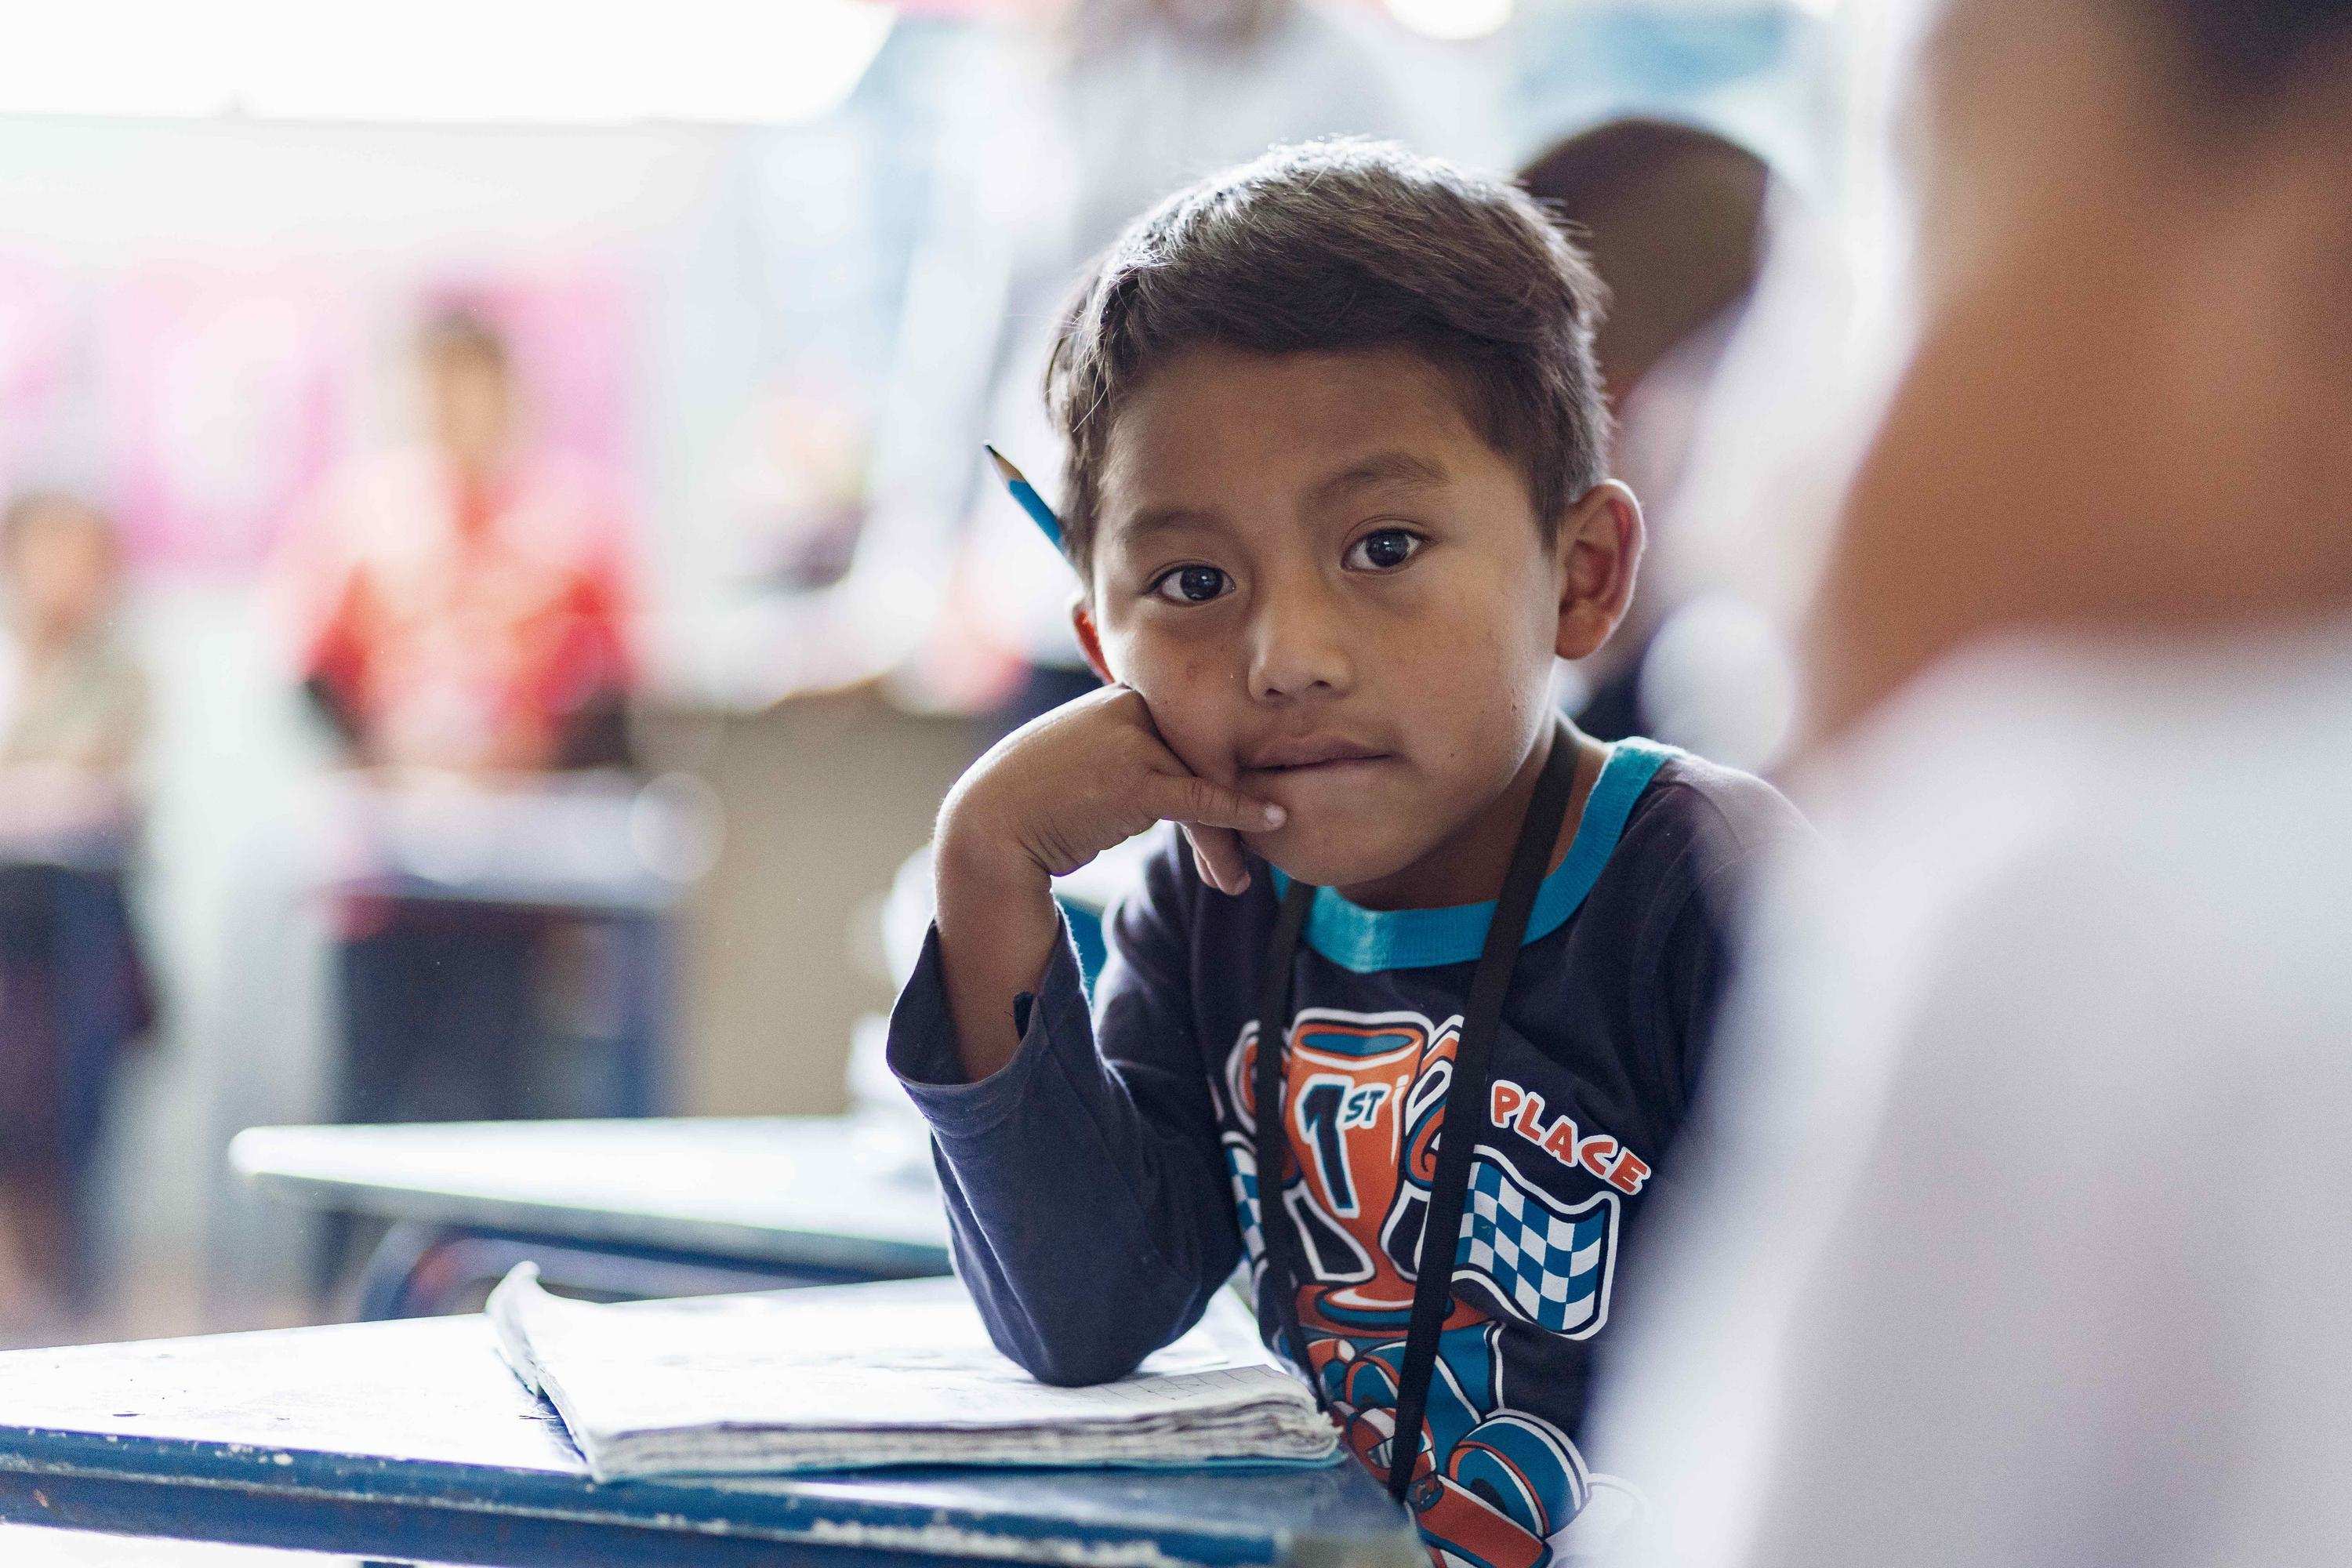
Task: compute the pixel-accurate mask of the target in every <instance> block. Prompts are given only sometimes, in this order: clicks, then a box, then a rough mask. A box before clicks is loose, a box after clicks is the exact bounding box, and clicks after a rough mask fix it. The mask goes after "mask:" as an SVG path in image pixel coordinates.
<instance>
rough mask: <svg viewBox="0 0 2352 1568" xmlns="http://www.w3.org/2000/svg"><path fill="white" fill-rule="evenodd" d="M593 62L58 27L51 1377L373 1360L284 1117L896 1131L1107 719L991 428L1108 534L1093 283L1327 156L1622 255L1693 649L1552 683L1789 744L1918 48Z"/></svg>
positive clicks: (39, 232)
mask: <svg viewBox="0 0 2352 1568" xmlns="http://www.w3.org/2000/svg"><path fill="white" fill-rule="evenodd" d="M582 16H583V14H582V13H580V12H578V11H576V10H575V9H574V8H572V7H570V6H558V5H553V4H551V3H541V0H533V3H523V0H515V3H512V4H507V5H497V6H478V5H458V4H457V3H456V0H411V3H410V4H406V5H401V6H398V7H393V6H358V7H352V6H335V7H318V6H308V7H305V6H295V5H280V4H271V3H265V0H234V3H231V0H224V3H220V4H215V5H203V6H180V7H166V6H163V5H138V4H130V3H126V0H91V3H88V4H84V5H79V6H73V7H51V8H47V10H46V11H45V12H44V13H43V14H41V15H39V16H25V17H20V18H17V19H16V20H15V21H13V22H12V24H11V28H10V34H11V42H10V46H9V48H8V49H7V50H6V51H5V53H4V54H0V501H5V504H6V505H7V506H8V508H9V511H8V523H7V531H6V535H5V563H4V564H5V584H6V610H5V615H6V628H7V634H8V641H7V650H6V653H5V657H0V795H5V805H0V1062H13V1063H14V1064H16V1066H15V1067H14V1068H10V1069H8V1070H0V1115H5V1117H6V1118H7V1119H8V1120H7V1121H6V1123H5V1126H0V1141H5V1145H0V1213H5V1215H7V1216H8V1230H9V1235H8V1237H6V1238H5V1244H0V1342H11V1343H19V1344H29V1343H49V1342H67V1341H71V1340H100V1339H111V1338H122V1337H130V1336H134V1335H148V1334H160V1333H176V1332H190V1331H203V1330H211V1329H232V1328H245V1327H256V1326H263V1325H271V1324H287V1323H294V1322H299V1321H316V1320H317V1319H318V1318H320V1316H322V1315H333V1314H335V1313H337V1312H342V1311H348V1310H349V1307H350V1303H349V1298H348V1289H349V1287H348V1279H349V1271H350V1267H351V1262H352V1252H353V1249H354V1247H355V1245H356V1243H355V1242H354V1240H353V1238H351V1237H342V1236H340V1235H338V1234H337V1233H336V1231H335V1229H334V1227H332V1226H329V1225H328V1224H327V1223H326V1222H324V1221H321V1220H318V1219H315V1218H313V1217H310V1216H303V1215H298V1214H297V1213H295V1212H294V1211H291V1210H289V1209H288V1208H286V1207H285V1206H283V1205H278V1204H276V1203H273V1202H271V1201H270V1200H268V1198H266V1197H263V1196H260V1195H257V1194H256V1193H254V1192H253V1191H251V1190H250V1189H248V1188H247V1187H244V1186H242V1185H241V1184H238V1183H237V1182H236V1180H235V1179H234V1178H233V1177H232V1175H231V1173H230V1171H229V1169H228V1166H227V1163H226V1160H225V1157H224V1152H225V1150H226V1146H227V1144H228V1142H229V1141H230V1139H231V1138H232V1137H233V1136H234V1135H235V1134H236V1133H237V1132H238V1131H240V1130H242V1129H245V1128H247V1127H252V1126H257V1125H270V1124H282V1123H314V1122H327V1121H451V1120H470V1119H477V1118H497V1119H507V1118H520V1117H537V1116H615V1115H639V1114H646V1113H659V1114H668V1115H730V1116H740V1115H769V1114H782V1113H831V1112H837V1111H841V1110H845V1108H846V1107H847V1106H848V1105H849V1103H850V1097H851V1087H850V1085H851V1082H852V1079H854V1078H855V1076H856V1075H855V1074H854V1072H853V1071H852V1068H851V1066H850V1063H851V1057H852V1040H853V1037H855V1036H856V1034H857V1033H858V1029H859V1021H860V1020H861V1019H864V1018H870V1017H871V1016H873V1015H875V1014H876V1013H877V1012H878V1010H880V1009H881V1008H883V1007H885V1006H887V1002H888V999H889V996H890V994H891V993H892V989H893V987H892V984H891V979H890V962H889V957H888V951H887V950H888V947H889V943H888V942H886V935H887V931H886V926H887V921H886V919H885V910H886V907H887V905H888V904H889V901H890V894H891V889H892V887H893V884H894V880H899V879H901V872H902V869H903V868H905V867H906V866H907V865H908V861H909V857H911V856H914V855H916V854H918V853H919V851H920V850H921V848H922V847H923V845H924V843H925V841H926V838H927V836H928V833H929V824H930V819H931V815H932V813H933V811H934V809H935V808H936V805H937V803H938V801H939V798H940V794H941V792H942V790H943V789H944V788H945V786H946V785H947V784H948V783H949V782H950V780H951V779H952V778H953V777H954V776H955V775H956V773H958V772H959V771H960V769H961V767H962V765H963V764H964V763H967V762H968V761H969V760H970V759H971V757H972V756H973V755H975V754H976V752H977V751H978V750H979V749H980V748H981V747H982V746H984V745H985V744H986V743H987V741H988V740H989V738H990V737H991V736H992V734H994V733H997V732H1000V731H1001V730H1002V729H1003V727H1004V726H1005V725H1007V724H1009V723H1011V722H1013V721H1016V720H1017V719H1018V718H1020V717H1022V716H1024V715H1025V714H1026V713H1030V712H1034V711H1036V710H1040V709H1041V708H1042V707H1043V706H1046V705H1050V704H1051V703H1052V702H1054V701H1056V700H1061V699H1062V698H1064V697H1066V696H1067V695H1069V694H1070V693H1071V692H1072V691H1074V690H1076V689H1080V687H1081V686H1082V684H1083V680H1082V679H1081V678H1080V677H1079V676H1078V675H1077V674H1076V670H1075V668H1074V667H1075V666H1076V654H1075V649H1074V648H1073V647H1071V646H1070V645H1069V644H1068V641H1067V633H1066V629H1065V625H1064V606H1065V604H1066V599H1067V596H1068V592H1069V587H1068V583H1067V579H1066V575H1065V569H1064V568H1063V567H1062V566H1061V564H1060V563H1059V561H1058V559H1057V558H1056V557H1055V556H1054V555H1053V554H1052V553H1051V552H1050V551H1049V550H1048V549H1047V547H1045V545H1044V544H1043V543H1042V542H1040V541H1039V540H1038V539H1037V538H1035V537H1034V533H1033V532H1032V531H1031V530H1030V528H1029V526H1028V524H1027V523H1026V522H1025V521H1024V519H1023V518H1022V516H1021V514H1020V513H1019V512H1018V510H1016V509H1015V508H1014V507H1013V505H1012V503H1011V502H1010V501H1009V500H1005V498H1004V497H1003V495H1002V494H1001V493H999V492H998V491H996V490H995V489H992V487H991V486H990V485H989V484H987V483H986V482H985V479H984V475H983V473H982V469H981V468H980V467H979V465H978V458H979V446H980V443H981V442H982V440H983V439H990V440H994V441H996V442H998V443H999V444H1000V445H1002V446H1003V447H1005V449H1006V450H1007V451H1008V452H1010V453H1012V454H1013V455H1014V456H1015V457H1016V458H1017V459H1018V460H1019V461H1021V462H1022V463H1023V464H1024V467H1026V468H1027V469H1028V470H1029V472H1030V473H1031V474H1032V475H1034V476H1036V477H1037V478H1038V479H1040V481H1041V483H1043V484H1044V485H1045V488H1046V489H1047V490H1048V492H1049V493H1050V492H1051V490H1052V489H1053V488H1054V487H1053V483H1052V481H1053V478H1054V477H1055V475H1057V473H1058V467H1059V464H1058V455H1057V454H1056V453H1055V451H1054V450H1053V449H1052V447H1051V446H1050V442H1049V439H1048V437H1047V436H1046V434H1045V426H1044V422H1043V416H1042V414H1041V413H1040V412H1039V411H1038V410H1037V408H1036V406H1035V403H1036V398H1035V383H1036V368H1037V366H1038V364H1039V363H1040V362H1041V359H1042V353H1043V350H1044V345H1045V334H1046V330H1047V326H1048V322H1049V319H1050V314H1051V311H1052V310H1053V308H1054V306H1055V302H1056V300H1057V299H1058V297H1059V294H1060V291H1061V290H1062V289H1063V288H1064V287H1065V286H1066V283H1067V282H1068V280H1069V279H1070V277H1071V275H1072V274H1073V272H1074V271H1075V269H1076V267H1077V265H1078V264H1079V262H1080V261H1081V260H1082V259H1083V258H1085V257H1086V256H1087V254H1088V253H1089V252H1090V251H1091V250H1093V249H1094V248H1096V247H1099V246H1100V245H1102V244H1103V243H1105V242H1106V241H1108V238H1109V237H1111V235H1112V234H1113V233H1114V232H1115V231H1116V229H1117V228H1118V226H1120V225H1121V224H1123V223H1124V221H1125V220H1126V219H1127V218H1128V217H1129V216H1132V215H1133V214H1134V213H1135V212H1137V211H1139V210H1140V209H1141V208H1142V207H1143V206H1144V205H1148V204H1149V203H1150V202H1151V201H1153V200H1154V199H1156V198H1157V197H1158V196H1160V195H1162V194H1164V193H1165V192H1166V191H1168V190H1170V189H1171V188H1173V187H1175V186H1176V185H1178V184H1181V183H1183V182H1185V181H1186V180H1188V179H1190V178H1192V177H1193V176H1195V175H1197V174H1202V173H1204V172H1207V171H1209V170H1211V169H1213V168H1216V167H1219V166H1222V165H1223V164H1227V163H1234V162H1236V161H1239V160H1242V159H1244V158H1246V157H1248V156H1250V155H1252V154H1254V153H1256V152H1257V151H1259V150H1261V149H1262V148H1263V147H1264V146H1265V145H1266V144H1268V143H1270V142H1276V141H1286V140H1295V139H1298V138H1302V137H1306V136H1310V135H1318V134H1332V133H1360V134H1369V135H1374V136H1384V137H1397V138H1400V139H1402V140H1404V141H1406V142H1410V143H1411V144H1412V145H1414V146H1415V147H1417V148H1420V149H1423V150H1426V151H1429V152H1433V153H1443V154H1446V155H1449V156H1452V157H1454V158H1457V159H1461V160H1464V161H1466V162H1469V163H1475V164H1478V165H1482V166H1485V167H1488V168H1492V169H1497V170H1527V171H1528V174H1529V179H1530V182H1531V184H1535V185H1537V187H1538V189H1539V191H1541V193H1542V194H1546V195H1553V196H1555V197H1556V198H1557V199H1559V201H1560V202H1561V203H1562V204H1563V211H1564V212H1566V214H1567V216H1570V217H1572V218H1575V219H1576V220H1577V221H1579V222H1580V223H1581V224H1582V225H1583V226H1585V227H1586V228H1587V229H1588V230H1590V231H1591V234H1592V236H1593V243H1594V245H1595V247H1596V251H1597V253H1598V254H1599V256H1600V258H1601V267H1602V270H1603V272H1604V274H1605V275H1611V281H1612V283H1613V284H1615V285H1616V288H1617V291H1618V295H1619V301H1620V305H1619V309H1620V317H1619V320H1618V321H1616V322H1615V323H1612V329H1611V331H1612V333H1613V334H1614V335H1613V336H1604V339H1603V343H1602V358H1603V362H1604V363H1603V369H1604V372H1606V373H1607V374H1609V376H1610V382H1611V390H1612V396H1613V397H1614V398H1615V399H1616V402H1617V407H1618V413H1619V416H1620V419H1621V422H1622V427H1623V428H1622V441H1621V447H1620V466H1621V469H1622V471H1625V472H1626V473H1627V474H1628V475H1629V477H1632V478H1633V479H1634V482H1635V483H1636V485H1637V488H1638V489H1641V491H1642V492H1643V496H1644V498H1645V500H1646V501H1647V502H1648V504H1649V507H1650V510H1651V520H1652V528H1653V532H1654V554H1653V557H1652V561H1651V564H1650V567H1649V569H1648V570H1649V579H1648V582H1649V586H1648V587H1647V588H1646V590H1645V594H1646V595H1647V602H1646V603H1645V604H1644V605H1643V609H1642V612H1641V616H1640V618H1639V629H1640V635H1639V636H1638V637H1635V638H1633V639H1632V640H1633V643H1634V644H1635V645H1636V647H1638V648H1639V650H1640V657H1639V658H1621V659H1619V660H1617V661H1616V662H1614V663H1612V665H1610V666H1609V667H1607V668H1595V669H1590V670H1580V671H1570V672H1566V673H1565V674H1564V677H1563V701H1564V702H1567V703H1569V704H1570V706H1571V707H1575V708H1578V709H1580V710H1585V711H1588V712H1590V713H1591V714H1592V715H1594V722H1595V724H1596V726H1599V725H1602V724H1614V725H1616V726H1617V727H1618V728H1619V730H1620V731H1621V732H1622V731H1623V730H1625V729H1642V730H1645V731H1650V732H1653V733H1658V734H1661V735H1663V736H1664V738H1667V739H1671V740H1680V741H1684V742H1687V743H1690V744H1693V745H1694V746H1697V747H1701V748H1703V749H1705V750H1706V751H1707V752H1709V753H1710V754H1712V755H1716V756H1718V757H1720V758H1722V759H1723V760H1726V761H1731V762H1737V763H1744V764H1746V765H1748V766H1751V767H1765V768H1769V766H1770V764H1771V763H1772V760H1773V758H1774V755H1775V753H1776V749H1777V748H1778V746H1779V745H1780V742H1781V739H1782V732H1783V731H1784V730H1785V727H1786V725H1787V723H1788V719H1789V712H1788V710H1789V707H1790V702H1791V700H1792V699H1791V695H1790V690H1789V689H1788V687H1787V681H1786V679H1785V676H1784V675H1777V674H1776V673H1775V672H1776V671H1780V670H1783V669H1784V668H1785V667H1784V666H1783V665H1781V664H1780V662H1779V661H1778V658H1777V655H1776V652H1775V650H1776V648H1777V647H1778V646H1779V638H1780V636H1781V632H1782V628H1784V627H1785V626H1787V624H1788V621H1789V618H1790V614H1791V613H1792V610H1793V607H1794V605H1795V604H1796V602H1797V600H1798V598H1799V597H1800V596H1801V593H1802V591H1803V585H1804V574H1805V570H1806V566H1807V563H1808V561H1809V559H1810V554H1811V545H1812V542H1813V539H1814V538H1815V537H1816V536H1817V533H1818V530H1819V527H1820V523H1821V521H1822V519H1821V517H1820V516H1818V515H1816V514H1815V512H1814V511H1813V510H1809V509H1808V508H1807V507H1806V506H1805V505H1803V504H1802V503H1801V499H1800V500H1798V501H1796V502H1792V501H1791V500H1790V498H1791V497H1792V496H1794V497H1798V498H1802V497H1804V496H1807V495H1812V496H1817V497H1820V498H1822V500H1824V501H1825V500H1826V499H1827V497H1828V496H1829V495H1830V494H1832V492H1833V490H1834V486H1835V476H1836V473H1837V468H1838V463H1839V462H1840V460H1841V456H1840V454H1841V452H1842V450H1843V446H1844V445H1845V444H1846V443H1848V442H1850V440H1851V439H1852V438H1853V437H1854V436H1855V435H1857V434H1858V433H1859V432H1860V431H1861V429H1862V428H1863V426H1864V423H1865V421H1864V418H1863V417H1862V416H1861V415H1860V414H1859V413H1858V412H1857V410H1859V409H1860V408H1861V407H1862V405H1863V404H1864V401H1865V400H1866V398H1867V395H1868V389H1869V387H1870V385H1871V384H1872V375H1873V370H1874V366H1875V365H1880V364H1883V363H1886V361H1887V359H1888V357H1889V350H1890V348H1891V345H1892V342H1893V337H1894V333H1895V330H1896V329H1895V325H1894V322H1895V315H1894V308H1893V305H1892V304H1891V303H1890V301H1891V300H1892V297H1893V289H1892V288H1891V280H1892V279H1893V278H1894V276H1895V271H1896V267H1897V262H1898V260H1899V258H1896V257H1895V256H1894V255H1893V254H1892V252H1891V249H1890V247H1889V245H1888V243H1887V242H1886V239H1885V237H1886V235H1887V234H1888V232H1889V230H1890V226H1891V215H1890V212H1889V207H1890V205H1891V201H1892V197H1891V195H1890V191H1891V186H1890V184H1889V181H1888V178H1887V175H1886V173H1885V169H1884V167H1883V166H1882V162H1881V153H1880V148H1881V147H1882V145H1883V144H1884V138H1883V136H1882V134H1881V132H1882V130H1883V122H1884V120H1885V115H1886V113H1887V103H1886V101H1885V100H1886V95H1887V90H1888V89H1887V83H1888V82H1889V80H1890V79H1891V70H1892V66H1891V60H1892V58H1893V56H1894V52H1895V49H1896V48H1897V47H1898V45H1899V40H1896V39H1895V38H1893V37H1890V32H1891V24H1890V23H1889V22H1888V21H1887V20H1886V19H1885V14H1884V13H1883V12H1882V10H1881V8H1879V7H1877V6H1874V5H1865V4H1862V3H1861V0H1801V3H1800V0H1516V3H1515V0H1385V3H1378V0H1353V3H1337V0H1335V3H1331V4H1291V3H1286V0H1025V3H1020V4H1014V3H1011V0H1006V3H1003V4H990V3H986V0H905V3H903V4H896V5H885V4H879V3H875V0H795V3H794V4H791V5H752V4H743V3H740V0H693V3H689V4H685V5H670V6H666V7H663V8H662V9H661V11H660V12H659V14H658V18H657V20H656V18H654V17H653V16H649V15H646V14H642V13H638V12H635V11H626V12H624V11H619V10H615V11H614V12H613V13H611V14H610V15H609V16H607V15H603V14H600V16H599V20H598V21H597V22H596V24H595V25H593V26H581V25H580V21H581V19H582ZM134 37H135V38H137V39H138V40H139V41H140V42H139V47H136V48H135V49H132V48H126V47H124V40H125V39H126V38H134ZM1610 122H1625V123H1616V124H1611V123H1610ZM1604 125H1607V126H1608V127H1609V128H1608V129H1607V130H1606V131H1605V132H1601V133H1599V134H1596V135H1592V136H1587V137H1583V138H1582V139H1580V140H1578V141H1574V142H1570V143H1569V145H1568V146H1567V147H1565V148H1563V147H1562V145H1561V144H1562V143H1563V142H1568V141H1569V139H1570V138H1576V137H1579V134H1580V133H1582V132H1594V131H1595V128H1596V127H1602V126H1604ZM1548 153H1549V154H1553V155H1552V156H1549V157H1547V156H1546V155H1547V154H1548ZM1669 233H1670V234H1674V235H1677V236H1683V235H1699V236H1703V237H1704V242H1703V243H1683V242H1681V241H1676V242H1675V243H1671V244H1670V243H1667V242H1665V241H1664V240H1662V239H1660V238H1659V237H1658V236H1660V235H1661V234H1669ZM1628 279H1632V280H1633V281H1629V280H1628ZM1645 280H1646V281H1645ZM1645 286H1646V287H1647V289H1648V290H1649V291H1648V292H1646V293H1645V292H1644V287H1645ZM1768 488H1769V489H1770V490H1771V491H1772V492H1773V493H1774V494H1775V495H1776V496H1777V497H1778V498H1779V503H1780V504H1779V505H1778V506H1777V507H1776V508H1775V510H1773V511H1772V513H1771V515H1769V517H1767V516H1764V515H1761V514H1760V513H1759V510H1757V508H1756V506H1755V505H1754V501H1753V498H1754V497H1756V496H1757V495H1758V494H1759V493H1760V492H1762V491H1764V490H1765V489H1768ZM902 891H903V887H902ZM918 918H919V917H918ZM909 1201H910V1202H920V1201H926V1200H924V1199H922V1198H920V1197H919V1196H917V1197H913V1198H910V1199H909ZM339 1291H341V1292H342V1293H341V1294H339V1293H338V1292H339Z"/></svg>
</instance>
